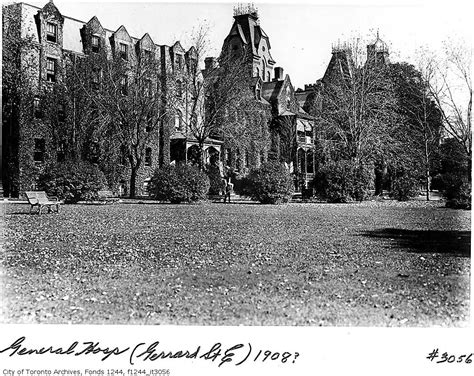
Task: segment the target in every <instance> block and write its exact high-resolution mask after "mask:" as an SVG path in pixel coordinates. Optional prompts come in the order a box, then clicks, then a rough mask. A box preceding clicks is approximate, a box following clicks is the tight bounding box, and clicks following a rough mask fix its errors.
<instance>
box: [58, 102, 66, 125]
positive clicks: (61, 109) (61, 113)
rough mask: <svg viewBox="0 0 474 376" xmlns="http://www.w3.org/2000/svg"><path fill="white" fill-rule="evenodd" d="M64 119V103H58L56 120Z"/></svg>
mask: <svg viewBox="0 0 474 376" xmlns="http://www.w3.org/2000/svg"><path fill="white" fill-rule="evenodd" d="M65 119H66V110H65V109H64V104H62V103H59V104H58V120H59V121H64V120H65Z"/></svg>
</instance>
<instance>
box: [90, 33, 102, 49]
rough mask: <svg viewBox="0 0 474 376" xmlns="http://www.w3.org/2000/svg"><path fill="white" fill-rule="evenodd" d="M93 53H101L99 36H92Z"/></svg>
mask: <svg viewBox="0 0 474 376" xmlns="http://www.w3.org/2000/svg"><path fill="white" fill-rule="evenodd" d="M91 45H92V52H99V50H100V38H99V36H97V35H93V36H92V42H91Z"/></svg>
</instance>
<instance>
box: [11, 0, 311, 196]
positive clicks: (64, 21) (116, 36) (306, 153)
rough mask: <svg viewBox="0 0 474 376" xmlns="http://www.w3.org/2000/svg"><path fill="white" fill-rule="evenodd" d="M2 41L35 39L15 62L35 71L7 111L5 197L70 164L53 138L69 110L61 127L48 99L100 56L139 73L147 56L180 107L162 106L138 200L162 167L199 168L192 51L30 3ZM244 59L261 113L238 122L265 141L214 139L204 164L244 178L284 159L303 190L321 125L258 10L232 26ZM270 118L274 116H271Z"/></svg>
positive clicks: (227, 48) (227, 46)
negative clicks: (82, 64) (73, 69)
mask: <svg viewBox="0 0 474 376" xmlns="http://www.w3.org/2000/svg"><path fill="white" fill-rule="evenodd" d="M3 33H4V35H5V36H8V37H9V38H18V39H29V41H30V44H29V46H28V50H27V51H23V53H22V55H21V56H18V57H17V59H13V61H15V63H16V64H18V66H19V67H20V70H23V71H24V72H27V74H26V76H27V78H28V82H29V83H28V84H29V86H30V87H31V93H30V94H29V96H23V97H22V98H21V101H20V103H17V104H16V107H15V108H13V109H12V111H10V112H9V113H8V114H6V113H5V112H4V117H3V132H2V136H3V138H2V141H3V145H2V146H3V147H2V156H3V166H2V167H3V169H2V180H3V186H4V190H5V194H6V195H13V196H15V195H18V194H19V193H21V192H23V191H25V190H27V189H31V188H34V187H35V182H36V179H37V177H38V176H39V174H41V172H42V171H43V170H44V168H45V166H46V165H47V164H48V163H49V162H55V161H61V160H62V159H64V153H65V150H64V148H65V146H64V144H63V143H62V141H61V140H58V139H57V137H55V136H54V128H55V127H58V126H60V124H61V122H65V121H67V119H68V118H67V116H66V115H62V113H63V112H64V111H65V109H58V113H59V116H56V118H55V120H54V122H53V119H51V118H50V117H48V116H45V114H44V113H42V106H43V103H42V99H43V98H42V97H41V92H42V91H43V90H44V89H45V88H46V89H48V87H52V85H53V84H54V83H56V82H61V81H62V80H63V79H64V76H65V74H66V70H67V66H68V62H69V61H71V60H74V59H76V58H79V59H80V58H82V57H87V56H90V55H94V54H96V53H99V52H100V51H103V52H105V53H106V54H107V56H110V57H111V56H120V57H121V58H122V59H123V60H125V61H127V62H128V63H129V64H132V65H133V64H135V63H136V62H137V61H140V59H141V58H142V57H143V56H144V55H146V56H149V57H151V58H153V59H155V60H156V61H157V63H158V64H157V66H158V67H159V68H157V69H158V70H159V71H160V72H159V77H160V82H159V85H160V86H161V90H163V92H165V93H166V95H165V96H166V97H167V98H171V97H172V98H173V105H172V108H169V107H170V105H169V103H170V102H169V100H167V104H164V106H168V107H167V108H166V109H165V110H164V111H165V112H166V113H165V114H163V117H162V120H161V121H160V126H159V129H158V130H157V132H156V134H155V135H154V137H152V138H150V139H149V141H147V142H148V144H147V148H146V155H145V161H144V162H145V163H143V164H142V165H141V167H140V169H139V172H138V175H137V184H136V187H137V192H136V193H137V194H138V195H140V194H145V193H146V186H147V181H148V180H149V178H150V177H151V175H152V173H153V171H154V170H155V169H156V168H157V167H159V166H162V165H166V164H169V163H189V162H193V161H195V160H196V152H197V141H196V139H194V138H193V136H192V135H191V133H190V130H189V129H188V127H187V125H188V124H190V119H189V117H190V116H191V112H190V105H191V100H190V96H191V93H189V92H188V91H187V88H186V85H183V82H185V81H186V79H185V78H186V75H188V74H190V69H191V68H190V67H195V66H196V65H197V64H198V62H196V61H195V59H196V57H195V50H193V48H190V49H187V50H186V49H185V48H183V46H182V45H181V43H180V42H179V41H178V42H176V43H175V44H173V45H172V46H167V45H160V44H157V43H155V41H153V40H152V38H151V37H150V35H149V34H148V33H147V34H145V35H144V36H142V37H141V38H137V37H134V36H131V35H130V34H129V33H128V32H127V29H126V27H125V26H120V27H119V28H118V29H117V30H115V31H114V30H110V29H107V28H106V27H104V26H103V25H102V24H101V22H100V20H99V19H98V18H97V17H95V16H94V17H92V18H91V19H90V20H89V21H88V22H83V21H79V20H77V19H74V18H72V17H69V16H65V15H63V14H61V12H60V10H59V9H58V8H57V7H56V6H55V5H54V3H53V2H52V1H49V2H48V3H47V4H46V5H45V6H44V7H42V8H39V7H35V6H32V5H28V4H25V3H18V4H12V5H8V6H5V7H4V8H3ZM4 46H5V44H4ZM4 48H5V47H4ZM239 51H245V52H246V53H247V56H249V64H248V72H247V74H248V78H249V82H250V85H249V88H248V89H249V91H248V93H247V94H248V95H249V96H250V97H252V98H254V100H255V101H256V103H257V108H258V109H259V110H258V111H257V112H258V114H257V116H256V117H255V116H254V117H248V116H246V115H242V116H240V117H237V121H238V122H240V123H241V124H244V127H247V128H249V129H250V128H252V127H254V128H255V130H256V132H255V134H256V135H257V136H255V137H254V138H253V139H250V140H249V141H247V142H246V143H245V144H242V145H239V147H236V146H235V145H233V144H231V143H229V142H228V140H227V139H226V137H225V135H222V134H215V135H213V136H212V137H210V138H208V139H206V142H205V145H204V154H205V155H204V160H205V162H208V163H209V162H212V161H213V162H216V161H220V162H222V164H223V165H224V166H229V167H231V168H233V169H235V170H237V171H239V172H242V173H245V172H246V171H248V169H249V168H252V167H258V166H259V165H260V164H261V163H262V162H263V161H266V160H267V159H269V158H271V159H277V160H281V161H283V162H285V163H287V165H288V166H289V168H290V169H291V170H292V171H293V172H294V173H295V174H298V175H299V180H302V181H303V185H307V184H308V183H309V181H310V180H311V179H312V174H313V171H314V131H313V127H314V125H313V118H312V117H311V116H309V115H308V113H306V112H305V111H304V110H303V109H302V106H300V104H299V102H298V100H297V97H296V96H295V89H294V87H293V85H292V84H291V80H290V77H289V76H288V75H284V74H283V69H282V68H279V67H275V64H276V62H275V60H274V59H273V57H272V55H271V45H270V40H269V37H268V36H267V34H266V33H265V32H264V31H263V29H262V27H261V26H260V24H259V18H258V13H257V11H256V9H255V8H253V7H252V6H248V7H242V6H239V7H237V8H235V10H234V23H233V25H232V27H231V30H230V32H229V34H228V36H227V37H226V38H225V40H224V43H223V47H222V53H221V54H222V55H224V54H234V55H235V54H236V52H239ZM27 62H28V63H27ZM25 64H29V65H28V67H26V66H24V65H25ZM215 64H216V59H213V58H207V59H206V62H205V65H206V66H205V69H204V70H203V78H202V79H205V78H204V76H205V74H206V71H209V69H210V68H212V67H213V65H215ZM92 80H94V79H92ZM125 84H126V82H125ZM4 96H5V94H4ZM58 106H62V105H61V104H58ZM265 113H266V114H270V116H269V117H265V116H263V114H265ZM257 128H258V129H257ZM117 164H123V166H122V167H123V169H125V170H126V169H127V165H126V162H123V163H122V162H120V161H117ZM118 183H119V184H118V186H116V187H111V188H112V189H114V190H117V191H119V192H122V193H124V192H125V193H126V192H127V190H128V186H127V185H128V181H127V179H122V180H121V181H119V182H118ZM299 186H301V184H300V185H299Z"/></svg>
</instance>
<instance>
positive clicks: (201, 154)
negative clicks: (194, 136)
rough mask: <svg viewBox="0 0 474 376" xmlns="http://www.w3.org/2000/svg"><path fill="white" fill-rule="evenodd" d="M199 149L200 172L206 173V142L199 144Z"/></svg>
mask: <svg viewBox="0 0 474 376" xmlns="http://www.w3.org/2000/svg"><path fill="white" fill-rule="evenodd" d="M198 147H199V161H198V166H199V171H204V142H199V143H198Z"/></svg>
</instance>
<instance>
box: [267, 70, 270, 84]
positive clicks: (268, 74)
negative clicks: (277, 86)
mask: <svg viewBox="0 0 474 376" xmlns="http://www.w3.org/2000/svg"><path fill="white" fill-rule="evenodd" d="M267 81H268V82H270V72H267Z"/></svg>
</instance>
